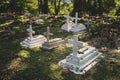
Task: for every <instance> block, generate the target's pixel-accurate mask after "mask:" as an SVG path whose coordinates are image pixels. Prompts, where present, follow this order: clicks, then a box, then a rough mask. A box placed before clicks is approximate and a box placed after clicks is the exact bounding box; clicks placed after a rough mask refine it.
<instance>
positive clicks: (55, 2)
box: [54, 0, 61, 15]
mask: <svg viewBox="0 0 120 80" xmlns="http://www.w3.org/2000/svg"><path fill="white" fill-rule="evenodd" d="M60 3H61V0H59V1H58V5H57V1H56V0H55V1H54V8H55V9H54V11H55V15H58V13H59V12H60Z"/></svg>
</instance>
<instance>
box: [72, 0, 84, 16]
mask: <svg viewBox="0 0 120 80" xmlns="http://www.w3.org/2000/svg"><path fill="white" fill-rule="evenodd" d="M83 3H84V2H83V0H73V10H72V12H71V15H72V16H74V15H75V13H76V12H78V13H79V14H81V13H82V12H83Z"/></svg>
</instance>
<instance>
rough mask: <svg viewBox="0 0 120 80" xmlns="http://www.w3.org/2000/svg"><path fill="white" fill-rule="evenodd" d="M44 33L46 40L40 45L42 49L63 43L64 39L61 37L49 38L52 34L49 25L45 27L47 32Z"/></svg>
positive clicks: (48, 48)
mask: <svg viewBox="0 0 120 80" xmlns="http://www.w3.org/2000/svg"><path fill="white" fill-rule="evenodd" d="M45 35H46V36H47V41H45V43H44V44H43V45H42V48H43V49H47V50H50V49H53V48H55V47H58V46H60V45H63V44H64V40H63V39H62V38H54V39H50V35H53V34H52V33H50V28H49V27H47V32H46V33H45Z"/></svg>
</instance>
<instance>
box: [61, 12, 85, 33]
mask: <svg viewBox="0 0 120 80" xmlns="http://www.w3.org/2000/svg"><path fill="white" fill-rule="evenodd" d="M65 17H66V18H67V21H66V23H65V24H63V25H62V27H61V29H63V30H66V31H68V32H69V31H71V32H79V31H83V30H85V29H86V27H85V25H83V24H81V23H78V20H79V19H80V18H78V13H76V16H75V17H70V16H69V13H68V14H67V16H65ZM70 19H75V23H73V22H70V21H69V20H70Z"/></svg>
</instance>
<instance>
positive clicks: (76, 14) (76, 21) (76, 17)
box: [72, 12, 80, 27]
mask: <svg viewBox="0 0 120 80" xmlns="http://www.w3.org/2000/svg"><path fill="white" fill-rule="evenodd" d="M72 19H75V26H76V27H77V24H78V20H80V18H78V12H76V13H75V17H73V18H72Z"/></svg>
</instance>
